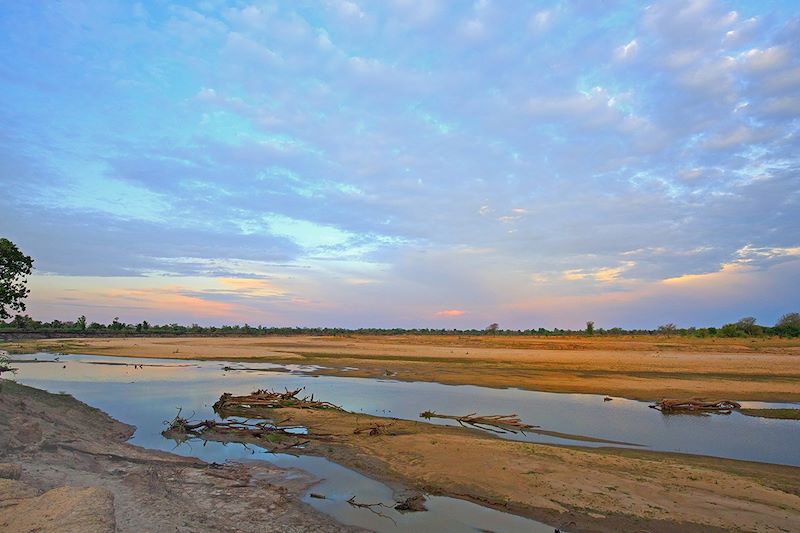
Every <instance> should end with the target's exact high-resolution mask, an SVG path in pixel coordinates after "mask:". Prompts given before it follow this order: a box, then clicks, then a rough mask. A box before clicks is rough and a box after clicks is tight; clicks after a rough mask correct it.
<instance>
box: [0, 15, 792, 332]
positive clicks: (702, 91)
mask: <svg viewBox="0 0 800 533" xmlns="http://www.w3.org/2000/svg"><path fill="white" fill-rule="evenodd" d="M798 52H800V5H798V4H797V3H796V2H791V1H789V2H766V1H764V2H723V1H717V0H707V1H677V0H676V1H666V2H653V3H642V2H630V1H628V2H623V1H620V2H613V1H610V2H602V3H601V2H594V1H581V0H576V1H572V2H566V1H565V2H499V1H488V0H487V1H477V2H438V1H435V0H394V1H389V0H387V1H386V2H367V1H347V0H330V1H321V2H305V1H297V2H255V3H251V2H220V1H215V0H207V1H199V2H183V3H181V4H180V5H177V4H170V3H167V2H161V1H154V2H142V3H132V2H114V1H110V0H103V1H100V2H92V1H86V2H70V1H65V2H58V3H56V2H3V3H2V4H0V90H1V91H2V99H0V124H2V126H3V127H2V128H0V183H2V190H3V194H2V195H0V235H3V236H6V237H8V238H10V239H11V240H13V241H14V242H16V243H17V244H18V245H19V246H20V247H21V248H22V249H23V250H24V251H25V252H26V253H28V254H30V255H32V256H33V257H34V259H35V261H36V263H35V266H36V268H37V270H36V273H35V275H34V276H32V277H31V280H30V286H31V288H32V294H31V297H30V298H29V311H30V312H31V314H33V315H34V316H35V317H37V318H41V319H50V318H56V317H58V318H61V319H65V318H66V319H69V318H72V317H73V316H78V315H80V314H86V315H87V317H89V319H90V320H103V321H105V320H109V319H110V318H111V317H114V316H119V317H120V318H121V319H122V320H125V321H139V320H142V319H148V320H150V321H151V322H172V321H176V322H182V323H189V322H198V323H204V324H220V323H232V322H240V323H243V322H249V323H251V324H268V325H330V326H351V327H358V326H387V327H392V326H405V327H408V326H429V327H446V328H451V327H483V326H485V325H486V324H488V323H489V322H499V323H500V324H501V326H504V327H513V328H529V327H537V328H538V327H540V326H544V327H553V326H559V327H579V326H581V325H582V324H583V323H584V322H585V321H586V320H594V321H595V322H596V323H597V324H598V326H603V327H613V326H623V327H655V326H657V325H659V324H662V323H665V322H674V323H677V324H679V325H692V324H697V325H701V324H702V325H719V324H721V323H724V322H729V321H733V320H736V319H738V318H740V317H742V316H746V315H752V316H755V317H756V318H758V319H759V321H760V322H762V323H765V324H771V323H773V322H774V321H775V320H776V319H777V318H778V317H779V316H780V315H781V314H783V313H785V312H789V311H798V310H800V309H797V306H798V302H800V283H797V282H796V280H797V279H800V174H799V168H800V164H799V163H800V161H799V160H798V154H800V150H799V149H798V148H800V146H798V144H799V143H798V129H799V127H800V120H799V117H800V56H799V55H798Z"/></svg>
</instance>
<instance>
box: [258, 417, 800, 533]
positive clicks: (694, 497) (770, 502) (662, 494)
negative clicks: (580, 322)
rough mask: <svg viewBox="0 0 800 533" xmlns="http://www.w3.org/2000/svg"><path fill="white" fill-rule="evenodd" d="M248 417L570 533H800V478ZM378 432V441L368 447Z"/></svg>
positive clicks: (439, 429)
mask: <svg viewBox="0 0 800 533" xmlns="http://www.w3.org/2000/svg"><path fill="white" fill-rule="evenodd" d="M251 411H252V410H251ZM247 416H252V417H259V416H265V417H267V418H273V419H275V420H285V421H286V423H288V424H299V425H303V426H306V427H308V428H309V433H310V434H312V435H313V434H324V435H332V436H333V437H329V438H326V440H325V441H319V442H317V441H313V440H312V441H311V443H310V444H308V445H306V450H305V451H306V452H307V453H311V454H315V455H323V456H326V457H328V458H330V459H332V460H334V461H336V462H338V463H340V464H343V465H345V466H348V467H350V468H353V469H356V470H359V471H361V472H364V473H366V474H367V475H371V476H373V477H378V478H384V479H389V480H394V481H396V480H400V481H401V482H403V483H404V484H406V485H407V486H409V487H412V488H416V489H419V490H421V491H423V492H427V493H432V494H445V495H449V496H456V497H462V498H466V499H470V500H473V501H475V502H477V503H481V504H484V505H491V506H494V507H498V508H502V509H507V510H511V511H513V512H516V513H519V514H524V515H526V516H530V517H532V518H536V519H538V520H540V521H543V522H547V523H550V524H556V525H560V526H561V527H563V528H564V529H565V530H569V531H576V532H580V531H609V532H611V531H614V532H618V531H648V532H650V533H655V532H659V531H664V532H667V531H683V532H692V531H698V532H700V531H703V532H708V531H797V530H800V468H795V467H788V466H778V465H766V464H761V463H750V462H745V461H732V460H726V459H715V458H709V457H699V456H684V455H678V454H665V453H653V452H642V451H633V450H620V449H613V448H605V449H585V448H584V449H577V448H570V447H564V446H550V445H542V444H533V443H525V442H515V441H506V440H501V439H498V438H496V437H494V436H492V435H488V434H486V433H484V432H482V431H478V430H471V429H464V428H460V427H445V426H435V425H430V424H425V423H421V422H414V421H408V420H391V419H386V418H376V417H371V416H367V415H362V414H352V413H345V412H339V411H335V410H314V409H280V410H273V411H270V410H262V411H261V413H260V414H259V413H257V412H252V413H251V414H248V415H247ZM376 426H377V427H378V428H379V429H378V430H377V433H378V434H376V435H371V434H370V432H369V429H370V428H374V427H376ZM356 430H359V431H358V433H356ZM250 442H258V441H257V440H250Z"/></svg>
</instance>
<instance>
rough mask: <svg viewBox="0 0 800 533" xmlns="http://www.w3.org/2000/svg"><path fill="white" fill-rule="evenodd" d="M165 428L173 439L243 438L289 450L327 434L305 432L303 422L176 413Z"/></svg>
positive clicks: (239, 440) (227, 440)
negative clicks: (222, 419)
mask: <svg viewBox="0 0 800 533" xmlns="http://www.w3.org/2000/svg"><path fill="white" fill-rule="evenodd" d="M167 425H168V427H167V429H166V430H164V431H162V432H161V434H162V435H163V436H164V437H166V438H168V439H172V440H175V441H176V442H185V441H187V440H190V439H200V440H204V441H208V440H211V441H217V442H240V443H242V444H245V443H247V442H250V443H254V444H256V445H258V446H261V447H263V448H266V449H268V450H269V451H278V450H289V449H292V448H299V447H302V446H304V445H305V444H308V443H309V442H310V439H324V438H325V437H327V435H313V436H312V435H308V434H307V433H305V431H306V428H305V427H303V426H278V425H276V424H274V423H272V422H270V421H268V420H262V421H256V422H253V421H250V420H243V421H238V420H237V421H225V422H218V421H216V420H201V421H199V422H192V421H190V420H188V419H186V418H183V417H181V416H180V410H178V414H177V415H176V416H175V418H173V419H172V420H171V421H169V422H167Z"/></svg>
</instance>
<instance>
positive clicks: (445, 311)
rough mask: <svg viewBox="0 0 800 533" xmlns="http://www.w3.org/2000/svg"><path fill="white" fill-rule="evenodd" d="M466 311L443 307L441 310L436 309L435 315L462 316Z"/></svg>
mask: <svg viewBox="0 0 800 533" xmlns="http://www.w3.org/2000/svg"><path fill="white" fill-rule="evenodd" d="M465 312H466V311H462V310H461V309H442V310H441V311H436V312H435V313H434V315H436V316H444V317H452V316H461V315H463V314H464V313H465Z"/></svg>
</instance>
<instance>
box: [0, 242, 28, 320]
mask: <svg viewBox="0 0 800 533" xmlns="http://www.w3.org/2000/svg"><path fill="white" fill-rule="evenodd" d="M32 269H33V259H31V258H30V256H27V255H25V254H23V253H22V252H20V251H19V248H17V246H16V245H15V244H14V243H13V242H11V241H9V240H8V239H0V319H6V318H10V317H11V311H24V310H25V302H23V300H24V299H25V297H26V296H28V293H29V292H30V290H29V289H28V288H27V286H26V283H27V280H26V276H28V275H30V273H31V270H32Z"/></svg>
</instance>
